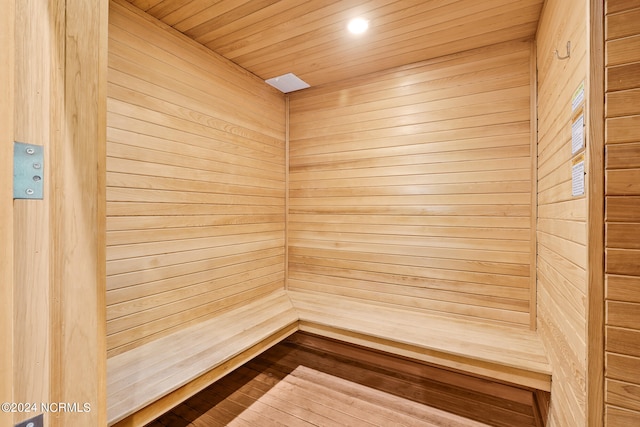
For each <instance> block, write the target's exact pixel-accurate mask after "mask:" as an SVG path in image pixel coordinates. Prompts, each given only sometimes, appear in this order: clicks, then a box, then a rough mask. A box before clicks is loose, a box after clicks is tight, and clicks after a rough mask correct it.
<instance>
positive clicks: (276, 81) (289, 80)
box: [265, 73, 310, 93]
mask: <svg viewBox="0 0 640 427" xmlns="http://www.w3.org/2000/svg"><path fill="white" fill-rule="evenodd" d="M265 82H266V83H268V84H270V85H271V86H273V87H275V88H276V89H278V90H279V91H280V92H282V93H289V92H293V91H295V90H300V89H306V88H308V87H310V85H309V84H308V83H306V82H304V81H302V80H301V79H300V78H299V77H298V76H296V75H295V74H293V73H288V74H283V75H281V76H278V77H274V78H272V79H269V80H265Z"/></svg>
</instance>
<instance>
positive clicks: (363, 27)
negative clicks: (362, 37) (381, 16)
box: [347, 18, 369, 34]
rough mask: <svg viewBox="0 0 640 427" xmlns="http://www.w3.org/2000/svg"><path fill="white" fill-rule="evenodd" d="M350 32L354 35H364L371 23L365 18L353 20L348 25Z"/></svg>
mask: <svg viewBox="0 0 640 427" xmlns="http://www.w3.org/2000/svg"><path fill="white" fill-rule="evenodd" d="M347 28H348V29H349V31H351V32H352V33H353V34H362V33H364V32H365V31H367V28H369V21H367V20H366V19H364V18H353V19H352V20H351V21H349V24H348V25H347Z"/></svg>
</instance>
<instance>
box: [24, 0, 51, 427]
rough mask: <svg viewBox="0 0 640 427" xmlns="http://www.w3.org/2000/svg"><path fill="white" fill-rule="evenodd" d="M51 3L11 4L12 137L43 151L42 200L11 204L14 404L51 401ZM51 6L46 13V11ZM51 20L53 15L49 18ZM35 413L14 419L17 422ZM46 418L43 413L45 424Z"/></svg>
mask: <svg viewBox="0 0 640 427" xmlns="http://www.w3.org/2000/svg"><path fill="white" fill-rule="evenodd" d="M59 3H60V2H51V5H46V4H42V3H39V2H34V1H23V2H16V3H15V16H14V25H15V28H16V29H20V30H19V31H16V32H15V35H14V37H15V69H14V72H15V81H14V85H15V87H14V90H15V91H14V96H15V99H14V102H15V104H14V112H13V124H14V138H15V139H16V141H20V142H25V143H30V144H37V145H42V146H43V147H44V174H45V175H44V183H45V188H44V198H43V200H16V201H14V202H13V220H14V222H13V241H14V247H13V257H14V273H13V274H14V276H13V281H14V286H13V300H14V306H15V310H14V317H13V322H14V323H13V363H14V365H13V401H14V402H50V401H51V396H50V394H49V392H50V387H51V363H50V358H51V351H50V350H51V347H50V345H51V336H50V325H51V317H50V316H51V310H50V305H51V299H50V296H51V293H50V280H49V274H50V264H49V254H50V248H51V244H50V236H51V235H50V222H49V209H50V194H51V191H50V187H49V186H50V184H51V180H50V172H51V170H52V169H53V168H52V167H51V162H50V151H51V150H50V132H51V129H52V127H51V118H52V115H53V114H55V113H52V112H53V111H54V110H55V108H53V103H52V95H53V94H52V91H51V89H52V86H53V85H54V83H52V76H51V71H52V69H53V68H54V67H52V59H53V57H54V55H55V51H56V50H57V47H56V40H57V38H56V34H55V32H53V31H43V28H51V29H52V30H53V29H55V28H56V25H54V23H52V16H50V13H55V12H52V11H55V9H56V7H57V5H58V4H59ZM49 6H50V7H51V12H50V10H49ZM53 19H54V20H55V17H53ZM33 415H34V414H28V413H21V414H15V415H14V422H21V421H23V420H25V419H28V418H30V417H31V416H33ZM50 418H53V417H51V416H50V414H45V415H44V422H45V424H47V425H48V424H49V423H50V420H49V419H50Z"/></svg>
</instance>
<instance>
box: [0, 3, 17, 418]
mask: <svg viewBox="0 0 640 427" xmlns="http://www.w3.org/2000/svg"><path fill="white" fill-rule="evenodd" d="M1 9H2V14H1V17H0V45H1V46H3V48H2V49H0V67H2V69H1V70H0V76H2V78H0V99H2V101H1V102H0V117H2V120H0V183H2V184H1V185H0V378H2V381H0V402H11V401H13V188H12V187H13V185H12V183H13V161H12V159H13V90H14V87H13V79H14V68H13V67H14V0H2V8H1ZM11 424H13V414H11V413H7V412H2V411H0V425H3V426H4V425H11Z"/></svg>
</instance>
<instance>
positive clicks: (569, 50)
mask: <svg viewBox="0 0 640 427" xmlns="http://www.w3.org/2000/svg"><path fill="white" fill-rule="evenodd" d="M553 53H554V54H555V55H556V58H558V59H560V60H563V59H568V58H570V57H571V40H569V41H568V42H567V54H566V55H565V56H560V52H558V49H556V50H555V51H554V52H553Z"/></svg>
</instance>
